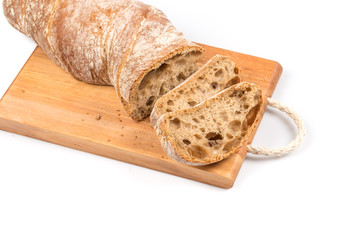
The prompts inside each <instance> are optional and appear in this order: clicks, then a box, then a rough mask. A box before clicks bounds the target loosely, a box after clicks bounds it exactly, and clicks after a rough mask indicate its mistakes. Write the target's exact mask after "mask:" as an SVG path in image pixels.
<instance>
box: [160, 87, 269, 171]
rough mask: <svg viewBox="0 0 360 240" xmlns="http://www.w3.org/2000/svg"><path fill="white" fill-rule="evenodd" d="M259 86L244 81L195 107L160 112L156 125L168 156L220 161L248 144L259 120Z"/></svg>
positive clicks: (198, 161) (183, 160)
mask: <svg viewBox="0 0 360 240" xmlns="http://www.w3.org/2000/svg"><path fill="white" fill-rule="evenodd" d="M262 101H263V100H262V94H261V89H260V88H259V87H258V86H257V85H255V84H252V83H247V82H243V83H240V84H237V85H234V86H232V87H229V88H227V89H225V90H223V91H222V92H220V93H218V94H216V95H215V96H213V97H211V98H209V99H207V100H205V101H204V102H202V103H200V104H198V105H197V106H195V107H192V108H187V109H182V110H179V111H175V112H171V113H167V114H164V115H162V117H161V118H160V119H159V121H158V122H157V125H156V131H157V134H158V136H159V137H160V140H161V145H162V147H163V148H164V150H165V152H166V153H167V154H168V155H169V157H170V158H172V159H174V160H176V161H178V162H180V163H185V164H188V165H194V166H200V165H207V164H211V163H215V162H218V161H221V160H223V159H225V158H227V157H229V156H230V155H231V154H233V153H235V152H236V151H238V150H239V149H240V148H241V147H242V146H243V145H245V144H246V143H247V140H248V138H249V136H250V134H251V133H252V132H253V131H254V128H255V126H256V125H257V122H258V121H259V120H260V117H259V111H260V107H261V104H262Z"/></svg>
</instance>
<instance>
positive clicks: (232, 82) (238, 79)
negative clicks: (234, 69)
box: [225, 76, 240, 88]
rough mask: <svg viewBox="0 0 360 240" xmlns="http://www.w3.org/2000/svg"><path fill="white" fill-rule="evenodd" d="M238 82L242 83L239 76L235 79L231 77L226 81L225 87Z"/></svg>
mask: <svg viewBox="0 0 360 240" xmlns="http://www.w3.org/2000/svg"><path fill="white" fill-rule="evenodd" d="M237 83H240V78H239V77H238V76H236V77H234V78H233V79H231V80H230V81H228V82H227V83H226V86H225V88H228V87H231V86H232V85H235V84H237Z"/></svg>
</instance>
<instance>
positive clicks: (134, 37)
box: [3, 0, 203, 120]
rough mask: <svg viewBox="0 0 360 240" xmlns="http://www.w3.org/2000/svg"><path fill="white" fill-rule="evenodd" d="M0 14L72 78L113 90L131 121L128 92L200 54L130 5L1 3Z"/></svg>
mask: <svg viewBox="0 0 360 240" xmlns="http://www.w3.org/2000/svg"><path fill="white" fill-rule="evenodd" d="M3 9H4V13H5V16H6V18H7V19H8V21H9V22H10V24H11V25H12V26H14V27H15V28H16V29H18V30H19V31H21V32H23V33H24V34H26V35H28V36H30V37H32V38H33V39H34V40H35V41H36V42H37V43H38V45H39V46H40V47H41V48H42V49H43V50H44V52H45V53H46V54H47V55H48V56H49V57H50V58H51V59H52V60H53V61H54V62H56V63H57V64H58V65H59V66H61V67H62V68H63V69H65V70H66V71H67V72H69V73H70V74H72V75H73V76H74V77H75V78H77V79H79V80H81V81H84V82H87V83H91V84H98V85H113V86H114V87H115V88H116V92H117V94H118V96H119V98H120V99H121V101H122V102H123V103H124V106H125V109H126V110H127V111H128V112H129V114H130V115H131V116H134V111H135V110H136V109H135V105H136V104H135V103H134V101H135V100H134V99H135V98H134V96H133V94H134V91H133V89H135V88H136V87H137V86H138V85H139V84H140V82H141V80H142V79H143V78H144V76H145V75H146V74H147V73H148V72H150V71H151V70H152V69H155V68H157V67H159V66H160V65H161V64H162V63H163V62H164V61H166V59H168V58H170V57H172V56H174V55H176V54H183V53H186V52H191V51H199V52H201V51H203V49H202V48H201V47H200V46H197V45H196V44H194V43H192V42H189V41H187V40H186V39H185V38H184V36H183V34H182V33H180V32H178V31H177V30H176V29H175V28H174V27H173V25H172V24H171V22H170V21H169V20H168V19H167V18H166V16H165V14H164V13H162V12H161V11H160V10H158V9H156V8H154V7H152V6H149V5H146V4H143V3H141V2H138V1H134V0H107V1H100V0H93V1H88V0H71V1H70V0H52V1H49V0H38V1H33V0H22V1H20V0H4V1H3ZM137 120H140V119H137Z"/></svg>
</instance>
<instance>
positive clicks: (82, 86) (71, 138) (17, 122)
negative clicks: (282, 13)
mask: <svg viewBox="0 0 360 240" xmlns="http://www.w3.org/2000/svg"><path fill="white" fill-rule="evenodd" d="M202 46H203V47H204V48H205V49H206V53H205V54H204V56H203V57H202V59H200V61H199V63H205V62H206V61H207V60H208V59H210V58H211V57H212V56H214V55H215V54H222V55H226V56H229V57H230V58H231V59H232V60H233V61H235V62H236V63H237V64H238V65H239V67H240V68H241V69H242V75H243V80H245V81H248V82H252V83H256V84H258V85H260V86H261V88H262V90H263V93H264V95H265V97H269V96H271V95H272V93H273V91H274V89H275V87H276V84H277V82H278V80H279V78H280V75H281V73H282V67H281V65H280V64H278V63H277V62H274V61H271V60H266V59H262V58H258V57H253V56H249V55H245V54H240V53H236V52H232V51H228V50H224V49H219V48H215V47H210V46H206V45H202ZM266 105H267V102H266V101H265V102H264V104H263V106H262V110H261V114H262V115H263V113H264V110H265V108H266ZM0 129H2V130H5V131H8V132H13V133H17V134H21V135H25V136H29V137H32V138H36V139H41V140H44V141H47V142H52V143H56V144H59V145H63V146H67V147H70V148H74V149H78V150H81V151H85V152H89V153H93V154H97V155H101V156H105V157H109V158H112V159H116V160H120V161H123V162H127V163H132V164H136V165H139V166H143V167H147V168H151V169H154V170H158V171H161V172H165V173H169V174H173V175H176V176H180V177H184V178H188V179H192V180H195V181H199V182H203V183H207V184H211V185H214V186H217V187H221V188H231V187H232V186H233V184H234V181H235V179H236V176H237V174H238V172H239V170H240V167H241V165H242V163H243V160H244V158H245V156H246V148H245V147H244V148H242V149H241V151H240V152H239V153H238V154H234V155H233V156H232V157H230V158H228V159H226V160H224V161H221V162H219V163H216V164H213V165H209V166H202V167H191V166H187V165H183V164H180V163H177V162H175V161H173V160H171V159H169V158H168V157H167V155H166V154H165V153H164V151H163V150H162V148H161V146H160V142H159V140H158V139H157V137H156V135H155V132H154V130H153V129H152V127H151V125H150V123H149V119H146V120H144V121H142V122H140V123H138V122H135V121H133V120H132V119H131V118H130V117H129V116H128V115H127V114H126V112H125V111H124V109H123V108H122V106H121V103H120V102H119V100H118V98H117V96H116V93H115V89H114V88H113V87H111V86H94V85H89V84H86V83H83V82H80V81H78V80H76V79H74V78H73V77H71V76H70V75H69V74H68V73H66V72H64V71H63V70H62V69H61V68H60V67H58V66H57V65H56V64H54V63H53V62H52V61H51V60H50V59H49V58H48V57H47V56H46V55H45V54H44V52H43V51H42V50H41V48H39V47H37V48H36V49H35V50H34V52H33V53H32V55H31V56H30V58H29V59H28V61H27V62H26V63H25V65H24V67H23V68H22V69H21V71H20V73H19V74H18V76H17V77H16V78H15V80H14V81H13V83H12V84H11V85H10V87H9V89H8V90H7V91H6V93H5V94H4V96H3V97H2V99H1V100H0ZM253 137H254V136H252V137H251V139H250V141H251V140H252V138H253ZM250 141H249V142H250ZM34 157H36V156H34ZM30 159H31V157H30Z"/></svg>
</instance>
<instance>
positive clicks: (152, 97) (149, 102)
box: [146, 96, 155, 106]
mask: <svg viewBox="0 0 360 240" xmlns="http://www.w3.org/2000/svg"><path fill="white" fill-rule="evenodd" d="M154 100H155V97H154V96H151V97H150V98H149V99H148V100H147V101H146V106H151V105H152V104H153V103H154Z"/></svg>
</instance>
